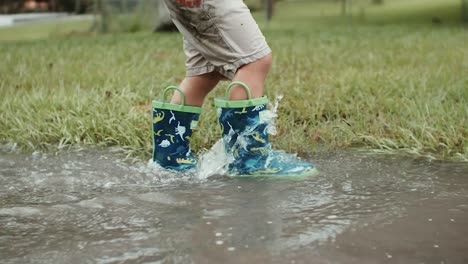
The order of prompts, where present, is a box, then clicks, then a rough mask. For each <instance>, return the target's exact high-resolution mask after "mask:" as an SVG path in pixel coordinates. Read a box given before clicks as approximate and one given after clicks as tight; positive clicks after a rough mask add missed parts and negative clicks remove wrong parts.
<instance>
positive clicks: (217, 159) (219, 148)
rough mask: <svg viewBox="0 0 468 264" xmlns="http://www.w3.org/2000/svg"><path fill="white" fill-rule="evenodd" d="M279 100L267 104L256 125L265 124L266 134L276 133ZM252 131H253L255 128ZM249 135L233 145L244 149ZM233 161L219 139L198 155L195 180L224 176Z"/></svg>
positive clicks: (242, 136) (276, 98)
mask: <svg viewBox="0 0 468 264" xmlns="http://www.w3.org/2000/svg"><path fill="white" fill-rule="evenodd" d="M281 99H283V95H277V96H276V97H275V101H274V102H273V103H271V102H270V103H269V106H270V109H269V110H265V111H263V114H262V118H261V121H260V122H259V124H258V125H261V124H265V123H266V124H267V132H268V134H271V135H276V133H277V129H276V120H277V118H278V107H279V102H280V101H281ZM252 129H253V130H254V129H256V127H254V128H252ZM249 133H251V131H250V130H249V131H245V132H243V133H241V134H240V135H239V137H237V141H236V143H235V144H237V145H239V147H240V148H244V149H245V148H246V146H247V145H248V144H249V141H248V140H247V138H248V135H250V134H249ZM233 134H234V131H233V130H231V131H230V132H229V134H228V135H227V136H226V137H227V138H230V137H232V136H233ZM226 140H227V139H226ZM293 157H296V155H292V156H291V159H293ZM234 160H235V157H234V156H233V155H232V154H228V153H226V151H225V149H224V144H223V140H222V139H220V140H218V141H217V142H216V143H215V144H214V145H213V147H211V149H209V150H208V151H205V152H202V153H200V154H199V161H198V168H197V174H196V178H197V179H198V180H206V179H208V178H209V177H212V176H215V175H226V173H227V171H226V166H227V165H228V164H230V163H232V162H233V161H234Z"/></svg>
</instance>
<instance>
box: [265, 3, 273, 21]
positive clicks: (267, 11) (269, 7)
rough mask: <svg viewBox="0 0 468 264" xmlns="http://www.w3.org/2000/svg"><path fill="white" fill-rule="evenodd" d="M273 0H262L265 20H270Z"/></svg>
mask: <svg viewBox="0 0 468 264" xmlns="http://www.w3.org/2000/svg"><path fill="white" fill-rule="evenodd" d="M273 1H274V0H263V8H264V9H265V15H266V19H267V21H270V20H271V18H272V17H273V6H274V2H273Z"/></svg>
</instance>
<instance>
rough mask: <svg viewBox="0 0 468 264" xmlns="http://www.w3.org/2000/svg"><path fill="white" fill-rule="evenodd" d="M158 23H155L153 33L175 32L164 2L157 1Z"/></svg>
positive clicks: (162, 0)
mask: <svg viewBox="0 0 468 264" xmlns="http://www.w3.org/2000/svg"><path fill="white" fill-rule="evenodd" d="M157 3H158V13H159V16H158V21H157V22H156V28H155V29H154V31H155V32H173V31H177V28H176V26H175V25H174V23H172V19H171V16H170V15H169V10H168V9H167V6H166V4H165V3H164V0H158V1H157Z"/></svg>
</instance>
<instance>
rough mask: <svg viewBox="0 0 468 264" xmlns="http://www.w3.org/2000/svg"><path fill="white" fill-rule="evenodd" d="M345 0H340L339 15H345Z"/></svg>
mask: <svg viewBox="0 0 468 264" xmlns="http://www.w3.org/2000/svg"><path fill="white" fill-rule="evenodd" d="M346 2H347V1H346V0H341V15H342V16H346V4H347V3H346Z"/></svg>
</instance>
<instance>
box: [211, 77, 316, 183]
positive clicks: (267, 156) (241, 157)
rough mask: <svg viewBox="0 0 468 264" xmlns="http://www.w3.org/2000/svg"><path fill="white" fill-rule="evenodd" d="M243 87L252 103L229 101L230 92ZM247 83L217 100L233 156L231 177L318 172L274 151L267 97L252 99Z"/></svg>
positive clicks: (229, 168)
mask: <svg viewBox="0 0 468 264" xmlns="http://www.w3.org/2000/svg"><path fill="white" fill-rule="evenodd" d="M236 84H237V85H240V86H242V87H243V88H244V89H245V90H246V92H247V94H248V98H249V99H248V100H243V101H229V100H228V95H229V90H230V89H231V88H232V87H233V86H234V85H236ZM251 98H252V97H251V94H250V90H249V88H248V87H247V85H245V84H244V83H241V82H234V83H231V84H230V85H229V86H228V88H227V91H226V97H225V98H217V99H215V106H216V107H217V108H218V118H219V124H220V126H221V130H222V134H223V143H224V148H225V151H226V154H227V155H228V156H231V157H233V161H232V162H230V163H229V165H228V168H227V171H228V174H229V176H274V177H298V176H299V177H307V176H311V175H313V174H314V173H316V169H315V167H314V166H313V165H312V164H310V163H308V162H305V161H302V160H300V159H298V158H297V157H296V156H295V155H292V154H288V153H285V152H284V151H278V150H273V149H272V148H271V145H270V142H269V138H268V124H269V122H271V121H272V120H271V118H269V116H268V111H267V109H266V104H267V102H268V99H267V98H266V97H262V98H255V99H251Z"/></svg>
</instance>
